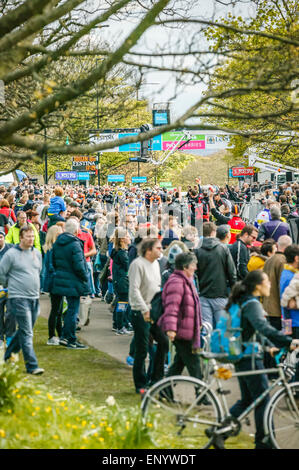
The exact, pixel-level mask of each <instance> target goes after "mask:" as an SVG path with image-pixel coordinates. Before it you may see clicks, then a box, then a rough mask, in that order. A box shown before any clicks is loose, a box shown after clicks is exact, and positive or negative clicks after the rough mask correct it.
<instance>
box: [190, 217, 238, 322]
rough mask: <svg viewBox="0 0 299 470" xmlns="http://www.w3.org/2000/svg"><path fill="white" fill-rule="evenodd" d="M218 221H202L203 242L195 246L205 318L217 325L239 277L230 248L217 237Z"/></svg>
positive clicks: (203, 316) (203, 317)
mask: <svg viewBox="0 0 299 470" xmlns="http://www.w3.org/2000/svg"><path fill="white" fill-rule="evenodd" d="M216 229H217V228H216V225H215V224H214V223H213V222H205V223H204V224H203V236H204V239H203V242H202V245H201V247H200V248H198V249H196V250H194V252H195V255H196V257H197V276H198V283H199V292H200V304H201V310H202V319H203V321H206V322H209V323H210V324H211V325H212V326H213V328H214V327H215V326H216V323H217V320H218V316H219V312H220V311H221V310H223V309H224V308H225V306H226V304H227V299H228V286H229V287H230V288H231V287H232V286H233V285H234V283H235V282H236V280H237V274H236V268H235V265H234V262H233V260H232V257H231V254H230V252H229V249H228V247H227V246H226V245H224V244H223V243H221V242H220V240H218V238H216Z"/></svg>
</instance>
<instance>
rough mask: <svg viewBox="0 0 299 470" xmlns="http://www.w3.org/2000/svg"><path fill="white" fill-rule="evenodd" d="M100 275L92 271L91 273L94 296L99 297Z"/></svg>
mask: <svg viewBox="0 0 299 470" xmlns="http://www.w3.org/2000/svg"><path fill="white" fill-rule="evenodd" d="M99 278H100V273H99V272H98V271H94V273H93V283H94V288H95V292H96V295H100V293H101V286H100V279H99Z"/></svg>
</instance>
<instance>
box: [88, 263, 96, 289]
mask: <svg viewBox="0 0 299 470" xmlns="http://www.w3.org/2000/svg"><path fill="white" fill-rule="evenodd" d="M87 267H88V282H89V287H90V291H91V295H95V293H96V290H95V287H94V282H93V266H92V262H91V261H87Z"/></svg>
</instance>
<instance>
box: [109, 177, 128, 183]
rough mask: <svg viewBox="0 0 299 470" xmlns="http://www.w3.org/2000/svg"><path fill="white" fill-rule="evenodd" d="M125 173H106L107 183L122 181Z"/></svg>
mask: <svg viewBox="0 0 299 470" xmlns="http://www.w3.org/2000/svg"><path fill="white" fill-rule="evenodd" d="M124 182H125V175H108V183H124Z"/></svg>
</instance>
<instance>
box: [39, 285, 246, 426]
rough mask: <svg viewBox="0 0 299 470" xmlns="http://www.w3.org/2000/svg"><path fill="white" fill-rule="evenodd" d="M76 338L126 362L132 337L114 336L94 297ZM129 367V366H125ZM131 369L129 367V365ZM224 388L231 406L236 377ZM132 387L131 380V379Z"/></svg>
mask: <svg viewBox="0 0 299 470" xmlns="http://www.w3.org/2000/svg"><path fill="white" fill-rule="evenodd" d="M40 305H41V315H42V316H43V317H45V318H48V316H49V312H50V299H49V297H48V295H46V294H44V295H42V296H41V298H40ZM77 333H78V338H79V339H80V338H81V339H82V340H83V341H84V342H85V343H86V344H88V345H89V346H92V347H94V348H95V349H98V350H99V351H102V352H105V353H106V354H109V355H110V356H112V357H114V358H115V359H117V360H118V361H120V362H122V363H126V357H127V356H128V353H129V345H130V342H131V339H132V336H131V335H130V336H129V335H122V336H116V335H115V333H114V332H113V331H112V313H111V312H110V311H109V307H108V305H107V304H106V303H105V302H102V301H101V300H99V299H94V300H93V303H92V307H91V315H90V323H89V325H88V326H84V327H82V329H81V331H79V332H77ZM49 347H50V346H49ZM127 367H128V368H129V366H127ZM130 369H131V367H130ZM223 386H224V388H225V389H230V390H231V394H230V395H229V396H227V400H228V404H229V406H231V405H232V404H233V403H234V402H235V401H236V400H237V399H238V398H239V397H240V391H239V387H238V383H237V379H235V378H233V379H230V380H229V381H228V382H223ZM132 387H133V380H132ZM250 421H251V425H250V426H247V425H246V424H245V423H243V424H242V429H243V431H244V432H247V433H251V434H252V433H254V432H255V429H254V418H253V414H252V413H251V414H250Z"/></svg>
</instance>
